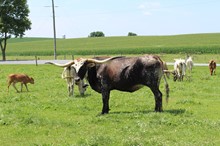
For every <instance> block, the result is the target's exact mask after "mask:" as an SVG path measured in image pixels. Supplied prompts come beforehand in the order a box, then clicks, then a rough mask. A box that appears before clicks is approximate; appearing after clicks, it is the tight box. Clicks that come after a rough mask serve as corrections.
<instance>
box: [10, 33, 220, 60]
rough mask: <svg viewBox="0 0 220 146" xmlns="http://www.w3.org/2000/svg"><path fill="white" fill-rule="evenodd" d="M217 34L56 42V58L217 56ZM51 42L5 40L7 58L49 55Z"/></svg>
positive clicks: (43, 40) (38, 39)
mask: <svg viewBox="0 0 220 146" xmlns="http://www.w3.org/2000/svg"><path fill="white" fill-rule="evenodd" d="M219 40H220V33H213V34H189V35H174V36H135V37H102V38H77V39H57V55H65V54H66V55H67V54H69V55H105V54H111V55H115V54H117V55H118V54H146V53H153V54H155V53H156V54H159V53H168V54H176V53H191V54H192V53H194V54H202V53H211V54H215V53H220V41H219ZM53 45H54V43H53V39H44V38H23V39H10V40H9V41H8V49H7V55H8V56H35V55H38V56H52V55H53V53H54V46H53Z"/></svg>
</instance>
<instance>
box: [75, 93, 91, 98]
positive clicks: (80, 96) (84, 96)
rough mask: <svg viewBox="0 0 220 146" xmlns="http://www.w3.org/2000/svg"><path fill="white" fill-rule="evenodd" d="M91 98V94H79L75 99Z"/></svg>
mask: <svg viewBox="0 0 220 146" xmlns="http://www.w3.org/2000/svg"><path fill="white" fill-rule="evenodd" d="M89 96H91V94H84V95H80V94H77V95H75V98H87V97H89Z"/></svg>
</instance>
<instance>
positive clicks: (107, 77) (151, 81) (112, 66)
mask: <svg viewBox="0 0 220 146" xmlns="http://www.w3.org/2000/svg"><path fill="white" fill-rule="evenodd" d="M72 63H74V66H75V68H76V72H77V74H78V76H79V78H80V79H83V78H84V77H85V75H86V73H87V75H88V76H87V80H88V82H89V84H90V86H91V88H92V89H93V90H95V91H96V92H98V93H101V94H102V102H103V107H102V112H101V114H107V113H109V110H110V109H109V98H110V92H111V90H119V91H126V92H134V91H137V90H138V89H140V88H142V87H143V86H147V87H149V88H150V89H151V91H152V92H153V94H154V98H155V111H156V112H162V111H163V109H162V93H161V91H160V89H159V85H160V80H161V78H162V77H163V78H164V80H165V87H166V93H167V96H166V97H167V99H168V96H169V87H168V84H167V81H166V77H165V75H164V71H163V62H162V61H161V59H160V58H159V57H158V56H155V55H145V56H141V57H114V58H108V59H104V60H97V59H84V58H82V59H81V60H77V61H72ZM70 64H71V62H70Z"/></svg>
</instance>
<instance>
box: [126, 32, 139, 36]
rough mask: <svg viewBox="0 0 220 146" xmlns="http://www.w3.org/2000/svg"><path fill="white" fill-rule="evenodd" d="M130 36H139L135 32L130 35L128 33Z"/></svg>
mask: <svg viewBox="0 0 220 146" xmlns="http://www.w3.org/2000/svg"><path fill="white" fill-rule="evenodd" d="M128 36H137V34H136V33H133V32H129V33H128Z"/></svg>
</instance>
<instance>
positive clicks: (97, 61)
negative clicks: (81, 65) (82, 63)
mask: <svg viewBox="0 0 220 146" xmlns="http://www.w3.org/2000/svg"><path fill="white" fill-rule="evenodd" d="M116 58H122V56H118V57H110V58H107V59H104V60H97V59H87V60H86V61H88V62H89V63H97V64H102V63H106V62H108V61H110V60H113V59H116Z"/></svg>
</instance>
